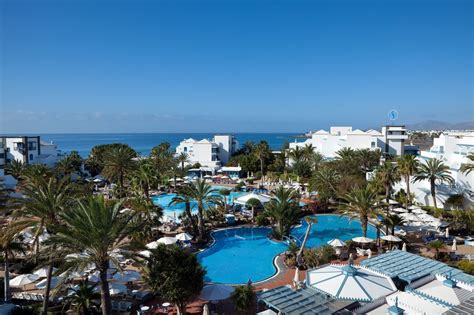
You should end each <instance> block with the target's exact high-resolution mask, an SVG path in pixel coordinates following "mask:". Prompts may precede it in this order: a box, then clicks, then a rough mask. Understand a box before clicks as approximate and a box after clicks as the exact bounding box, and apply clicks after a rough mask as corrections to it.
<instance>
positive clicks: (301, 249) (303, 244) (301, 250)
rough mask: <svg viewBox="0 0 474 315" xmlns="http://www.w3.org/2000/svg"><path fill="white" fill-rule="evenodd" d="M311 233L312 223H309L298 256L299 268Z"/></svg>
mask: <svg viewBox="0 0 474 315" xmlns="http://www.w3.org/2000/svg"><path fill="white" fill-rule="evenodd" d="M310 231H311V223H310V222H308V227H307V228H306V233H305V234H304V239H303V243H302V244H301V247H300V250H299V251H298V254H297V255H296V264H297V266H299V265H300V264H301V257H302V256H303V251H304V247H305V246H306V242H307V241H308V237H309V232H310Z"/></svg>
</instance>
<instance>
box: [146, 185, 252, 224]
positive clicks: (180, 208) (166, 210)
mask: <svg viewBox="0 0 474 315" xmlns="http://www.w3.org/2000/svg"><path fill="white" fill-rule="evenodd" d="M212 188H214V189H217V190H219V189H222V188H225V189H230V188H229V187H221V186H212ZM214 194H215V195H219V192H218V191H216V192H215V193H214ZM246 194H248V193H246V192H238V191H232V192H231V193H230V195H229V196H227V204H232V203H233V200H234V199H236V198H239V197H240V196H243V195H246ZM175 196H176V194H163V195H159V196H155V197H152V198H151V200H152V201H153V203H154V204H155V205H157V206H160V207H161V208H163V214H164V215H168V216H171V217H173V216H174V215H175V214H176V217H178V216H179V215H180V214H181V213H182V212H184V209H185V207H186V206H185V204H184V203H181V204H177V205H171V206H170V205H169V203H170V202H171V200H173V198H174V197H175ZM191 211H192V212H193V213H197V203H196V202H194V201H193V202H191Z"/></svg>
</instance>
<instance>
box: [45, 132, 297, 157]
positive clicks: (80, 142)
mask: <svg viewBox="0 0 474 315" xmlns="http://www.w3.org/2000/svg"><path fill="white" fill-rule="evenodd" d="M296 135H297V134H296V133H236V134H235V136H236V138H237V140H238V141H239V142H240V143H241V144H243V143H245V142H246V141H252V142H259V141H261V140H266V141H267V142H268V144H269V145H270V147H271V148H272V149H275V150H277V149H280V148H281V146H282V145H283V143H285V142H286V141H288V142H293V141H294V139H295V138H294V136H296ZM40 136H41V139H42V140H45V141H54V142H55V143H56V144H57V145H58V148H59V149H60V150H62V151H64V152H71V151H72V150H76V151H78V152H79V154H80V155H81V156H83V157H86V156H87V155H88V154H89V152H90V150H91V149H92V148H93V147H94V146H96V145H99V144H109V143H126V144H128V145H130V146H131V147H132V148H134V149H135V150H136V151H137V152H139V153H140V154H142V155H147V154H149V153H150V151H151V149H152V148H153V147H154V146H156V145H158V144H160V143H162V142H169V143H170V144H171V146H172V147H173V148H175V147H176V146H177V145H178V144H179V142H181V141H182V140H184V139H186V138H194V139H204V138H208V139H210V138H212V137H213V136H214V134H212V133H123V134H118V133H117V134H116V133H110V134H106V133H101V134H41V135H40Z"/></svg>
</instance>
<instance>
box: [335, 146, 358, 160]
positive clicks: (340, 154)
mask: <svg viewBox="0 0 474 315" xmlns="http://www.w3.org/2000/svg"><path fill="white" fill-rule="evenodd" d="M355 155H356V152H355V151H354V149H352V148H350V147H345V148H342V149H340V150H339V151H337V152H336V159H337V160H351V159H353V158H354V157H355Z"/></svg>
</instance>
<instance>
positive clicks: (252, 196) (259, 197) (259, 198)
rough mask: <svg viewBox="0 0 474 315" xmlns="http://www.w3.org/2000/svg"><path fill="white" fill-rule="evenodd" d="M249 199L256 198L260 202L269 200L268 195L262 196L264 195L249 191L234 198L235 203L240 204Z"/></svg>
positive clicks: (244, 203) (245, 202)
mask: <svg viewBox="0 0 474 315" xmlns="http://www.w3.org/2000/svg"><path fill="white" fill-rule="evenodd" d="M250 199H257V200H258V201H260V203H262V204H263V203H267V202H269V201H270V197H267V196H264V195H259V194H255V193H251V194H247V195H244V196H241V197H239V198H237V199H235V203H238V204H241V205H246V204H247V202H248V201H249V200H250Z"/></svg>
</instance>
